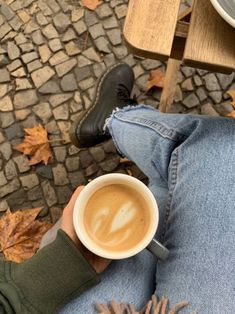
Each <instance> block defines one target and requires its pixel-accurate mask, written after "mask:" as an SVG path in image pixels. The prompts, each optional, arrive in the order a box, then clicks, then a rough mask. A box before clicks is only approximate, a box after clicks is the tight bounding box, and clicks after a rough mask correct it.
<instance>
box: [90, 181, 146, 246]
mask: <svg viewBox="0 0 235 314" xmlns="http://www.w3.org/2000/svg"><path fill="white" fill-rule="evenodd" d="M84 225H85V229H86V232H87V234H88V235H89V237H90V238H91V239H92V240H93V241H94V242H95V243H96V244H97V245H99V246H100V247H101V248H103V249H105V250H108V251H111V252H120V251H123V250H129V249H130V248H132V247H135V246H136V245H138V243H140V242H141V241H142V240H143V238H144V237H145V234H146V233H147V230H148V228H149V226H150V215H149V213H148V209H147V203H146V201H145V200H144V198H143V197H141V195H139V194H137V193H136V191H135V190H133V189H132V188H131V187H128V186H125V185H123V184H111V185H108V186H105V187H102V188H101V189H99V190H97V191H96V192H95V193H94V194H93V195H92V196H91V198H90V199H89V201H88V202H87V204H86V207H85V209H84Z"/></svg>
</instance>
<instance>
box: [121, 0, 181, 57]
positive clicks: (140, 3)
mask: <svg viewBox="0 0 235 314" xmlns="http://www.w3.org/2000/svg"><path fill="white" fill-rule="evenodd" d="M179 7H180V0H130V1H129V7H128V12H127V17H126V20H125V26H124V37H125V40H126V42H127V44H128V45H129V46H130V48H131V50H132V51H133V52H134V53H135V54H136V55H140V56H143V57H149V58H153V59H161V60H167V59H168V58H169V57H170V54H171V49H172V43H173V40H174V33H175V28H176V23H177V17H178V11H179Z"/></svg>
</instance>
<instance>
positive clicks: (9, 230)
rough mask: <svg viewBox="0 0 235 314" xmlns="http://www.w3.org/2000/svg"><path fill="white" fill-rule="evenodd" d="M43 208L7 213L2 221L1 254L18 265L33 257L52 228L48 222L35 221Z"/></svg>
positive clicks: (0, 235)
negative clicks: (44, 236)
mask: <svg viewBox="0 0 235 314" xmlns="http://www.w3.org/2000/svg"><path fill="white" fill-rule="evenodd" d="M40 211H41V208H34V209H27V210H23V211H20V210H19V211H17V212H15V213H13V214H12V213H11V211H10V209H8V210H7V211H6V213H5V214H4V215H3V217H2V218H1V219H0V230H1V232H0V252H3V254H4V256H5V258H6V259H7V260H10V261H14V262H17V263H20V262H23V261H25V260H27V259H29V258H30V257H32V256H33V255H34V254H35V253H36V251H37V249H38V248H39V244H40V241H41V238H42V236H43V235H44V234H45V233H46V232H47V231H48V230H49V229H50V228H51V227H52V224H50V223H49V222H47V221H39V220H35V219H36V217H37V215H38V214H39V212H40Z"/></svg>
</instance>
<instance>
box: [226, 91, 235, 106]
mask: <svg viewBox="0 0 235 314" xmlns="http://www.w3.org/2000/svg"><path fill="white" fill-rule="evenodd" d="M227 94H228V95H229V96H230V97H231V98H232V101H231V105H232V106H233V107H234V108H235V90H229V91H227Z"/></svg>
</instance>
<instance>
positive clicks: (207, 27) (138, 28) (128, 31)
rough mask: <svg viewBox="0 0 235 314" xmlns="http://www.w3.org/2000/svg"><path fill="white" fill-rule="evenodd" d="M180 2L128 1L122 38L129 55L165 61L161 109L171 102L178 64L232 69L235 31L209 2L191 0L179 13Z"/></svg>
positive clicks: (234, 55)
mask: <svg viewBox="0 0 235 314" xmlns="http://www.w3.org/2000/svg"><path fill="white" fill-rule="evenodd" d="M179 8H180V0H130V1H129V7H128V12H127V16H126V20H125V25H124V31H123V33H124V38H125V41H126V43H127V46H128V47H129V49H130V50H131V52H132V53H133V54H135V55H137V56H142V57H145V58H151V59H159V60H162V61H166V60H168V65H167V70H166V77H165V85H164V89H163V92H162V96H161V101H160V110H161V111H163V112H167V111H168V110H169V108H170V106H171V104H172V103H173V100H174V94H175V88H176V83H177V71H178V70H179V68H180V64H181V63H183V64H184V65H187V66H191V67H197V68H201V69H205V70H209V71H215V72H222V73H231V72H233V71H234V70H235V29H234V28H232V27H231V26H230V25H229V24H227V23H226V22H225V21H224V20H223V19H222V18H221V17H220V15H219V14H218V13H217V12H216V11H215V9H214V8H213V6H212V4H211V2H210V1H209V0H194V4H193V7H192V8H189V9H187V10H186V11H184V12H183V13H181V14H180V13H179Z"/></svg>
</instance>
